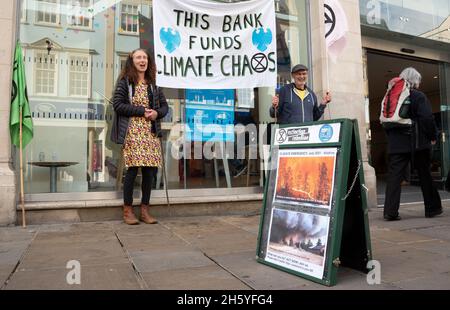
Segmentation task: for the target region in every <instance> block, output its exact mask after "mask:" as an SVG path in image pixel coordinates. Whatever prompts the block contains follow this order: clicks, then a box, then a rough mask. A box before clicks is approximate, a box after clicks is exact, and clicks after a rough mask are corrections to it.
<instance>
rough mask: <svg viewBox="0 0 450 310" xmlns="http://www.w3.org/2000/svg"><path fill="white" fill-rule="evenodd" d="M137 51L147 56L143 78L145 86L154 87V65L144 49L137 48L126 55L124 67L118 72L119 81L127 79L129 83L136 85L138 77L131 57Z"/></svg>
mask: <svg viewBox="0 0 450 310" xmlns="http://www.w3.org/2000/svg"><path fill="white" fill-rule="evenodd" d="M138 51H143V52H144V53H145V54H146V55H147V59H148V65H147V70H145V74H144V78H145V81H146V82H147V84H149V85H150V84H152V85H154V84H155V82H156V65H155V62H154V60H153V57H150V54H149V53H148V52H147V51H146V50H145V49H142V48H138V49H136V50H134V51H132V52H131V53H129V54H128V57H127V61H126V63H125V67H123V69H122V71H121V72H120V75H119V81H120V80H122V79H123V78H127V79H128V81H130V83H133V84H134V85H136V84H137V83H138V82H139V75H138V72H137V70H136V67H135V66H134V63H133V56H134V54H135V53H136V52H138Z"/></svg>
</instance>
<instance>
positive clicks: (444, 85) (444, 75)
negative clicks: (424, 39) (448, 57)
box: [439, 63, 450, 180]
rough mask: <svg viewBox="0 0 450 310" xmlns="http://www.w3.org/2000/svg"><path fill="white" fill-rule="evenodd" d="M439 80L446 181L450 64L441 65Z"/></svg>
mask: <svg viewBox="0 0 450 310" xmlns="http://www.w3.org/2000/svg"><path fill="white" fill-rule="evenodd" d="M439 79H440V89H441V120H442V134H441V145H442V147H441V163H442V169H441V172H442V178H443V180H446V178H447V175H448V171H449V168H450V162H449V161H450V143H449V142H450V135H449V133H450V85H449V83H450V63H441V64H440V65H439Z"/></svg>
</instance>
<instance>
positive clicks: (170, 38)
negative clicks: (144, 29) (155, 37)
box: [159, 28, 181, 53]
mask: <svg viewBox="0 0 450 310" xmlns="http://www.w3.org/2000/svg"><path fill="white" fill-rule="evenodd" d="M159 38H160V39H161V42H162V44H164V47H165V48H166V51H167V52H169V53H172V52H173V51H174V50H176V49H177V48H178V47H179V46H180V44H181V36H180V33H179V32H178V31H177V30H174V29H172V28H161V30H160V31H159Z"/></svg>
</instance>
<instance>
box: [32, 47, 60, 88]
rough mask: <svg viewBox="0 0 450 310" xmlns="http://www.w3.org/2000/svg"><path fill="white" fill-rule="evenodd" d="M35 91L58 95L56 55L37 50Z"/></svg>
mask: <svg viewBox="0 0 450 310" xmlns="http://www.w3.org/2000/svg"><path fill="white" fill-rule="evenodd" d="M34 65H35V72H36V75H35V93H36V94H37V95H56V68H57V63H56V57H55V55H54V54H50V55H48V54H47V52H37V53H36V58H35V63H34Z"/></svg>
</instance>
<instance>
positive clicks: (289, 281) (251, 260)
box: [213, 251, 310, 290]
mask: <svg viewBox="0 0 450 310" xmlns="http://www.w3.org/2000/svg"><path fill="white" fill-rule="evenodd" d="M213 258H214V260H215V261H217V262H218V263H219V264H220V265H221V266H223V267H224V268H226V269H227V270H229V271H230V272H232V273H233V274H235V275H236V276H238V277H239V278H240V279H242V281H244V282H245V283H246V284H248V285H249V286H250V287H252V288H253V289H256V290H282V289H288V288H291V287H300V286H302V285H310V282H309V281H307V280H304V279H302V278H299V277H297V276H295V275H292V274H290V273H287V272H284V271H281V270H278V269H276V268H272V267H270V266H267V265H264V264H261V263H259V262H258V261H257V260H256V254H255V251H245V252H238V253H232V254H226V255H216V256H213Z"/></svg>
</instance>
